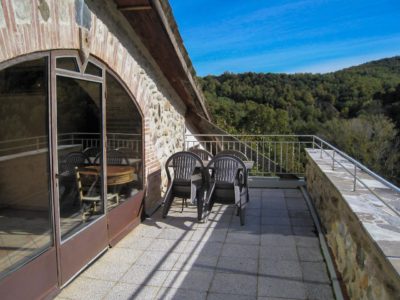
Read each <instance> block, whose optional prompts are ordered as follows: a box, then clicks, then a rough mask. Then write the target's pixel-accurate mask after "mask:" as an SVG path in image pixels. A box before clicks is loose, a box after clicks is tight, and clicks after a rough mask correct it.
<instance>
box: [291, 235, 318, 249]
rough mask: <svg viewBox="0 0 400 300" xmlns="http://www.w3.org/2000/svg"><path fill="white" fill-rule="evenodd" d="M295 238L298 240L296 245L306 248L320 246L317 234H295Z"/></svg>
mask: <svg viewBox="0 0 400 300" xmlns="http://www.w3.org/2000/svg"><path fill="white" fill-rule="evenodd" d="M294 240H295V241H296V245H297V246H298V247H305V248H308V247H311V248H319V247H320V243H319V239H318V238H317V237H316V236H295V237H294Z"/></svg>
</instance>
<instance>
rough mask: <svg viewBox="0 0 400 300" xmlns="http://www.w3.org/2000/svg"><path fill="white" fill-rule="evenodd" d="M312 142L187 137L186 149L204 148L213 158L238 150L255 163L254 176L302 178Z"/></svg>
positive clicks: (285, 138) (254, 137) (282, 138)
mask: <svg viewBox="0 0 400 300" xmlns="http://www.w3.org/2000/svg"><path fill="white" fill-rule="evenodd" d="M312 138H313V136H312V135H244V134H240V135H222V134H219V135H218V134H217V135H212V134H195V135H193V134H188V135H186V137H185V149H190V148H191V147H196V145H201V146H202V147H203V148H205V149H206V150H208V151H209V152H211V153H212V154H214V155H215V154H217V153H218V152H220V151H222V150H237V151H240V152H242V153H244V154H245V155H246V156H247V157H248V158H249V160H252V161H254V168H253V169H252V170H251V175H257V176H281V177H282V176H284V175H295V176H297V177H303V176H304V172H305V162H306V155H305V151H304V149H305V148H307V147H312V143H313V139H312Z"/></svg>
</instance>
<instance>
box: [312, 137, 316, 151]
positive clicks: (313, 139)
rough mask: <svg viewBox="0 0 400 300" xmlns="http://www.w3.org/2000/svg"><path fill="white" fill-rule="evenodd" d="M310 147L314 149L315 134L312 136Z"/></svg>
mask: <svg viewBox="0 0 400 300" xmlns="http://www.w3.org/2000/svg"><path fill="white" fill-rule="evenodd" d="M312 148H313V149H315V136H312Z"/></svg>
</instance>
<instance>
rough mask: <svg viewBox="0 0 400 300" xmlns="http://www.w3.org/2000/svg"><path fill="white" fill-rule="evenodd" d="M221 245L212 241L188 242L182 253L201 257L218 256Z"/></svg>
mask: <svg viewBox="0 0 400 300" xmlns="http://www.w3.org/2000/svg"><path fill="white" fill-rule="evenodd" d="M222 246H223V243H221V242H212V241H189V242H188V243H187V245H186V247H185V250H184V253H186V254H190V253H197V254H200V255H202V256H218V255H219V254H220V252H221V249H222Z"/></svg>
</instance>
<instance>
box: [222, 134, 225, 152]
mask: <svg viewBox="0 0 400 300" xmlns="http://www.w3.org/2000/svg"><path fill="white" fill-rule="evenodd" d="M221 143H222V145H221V151H224V148H225V147H224V136H222V139H221Z"/></svg>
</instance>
